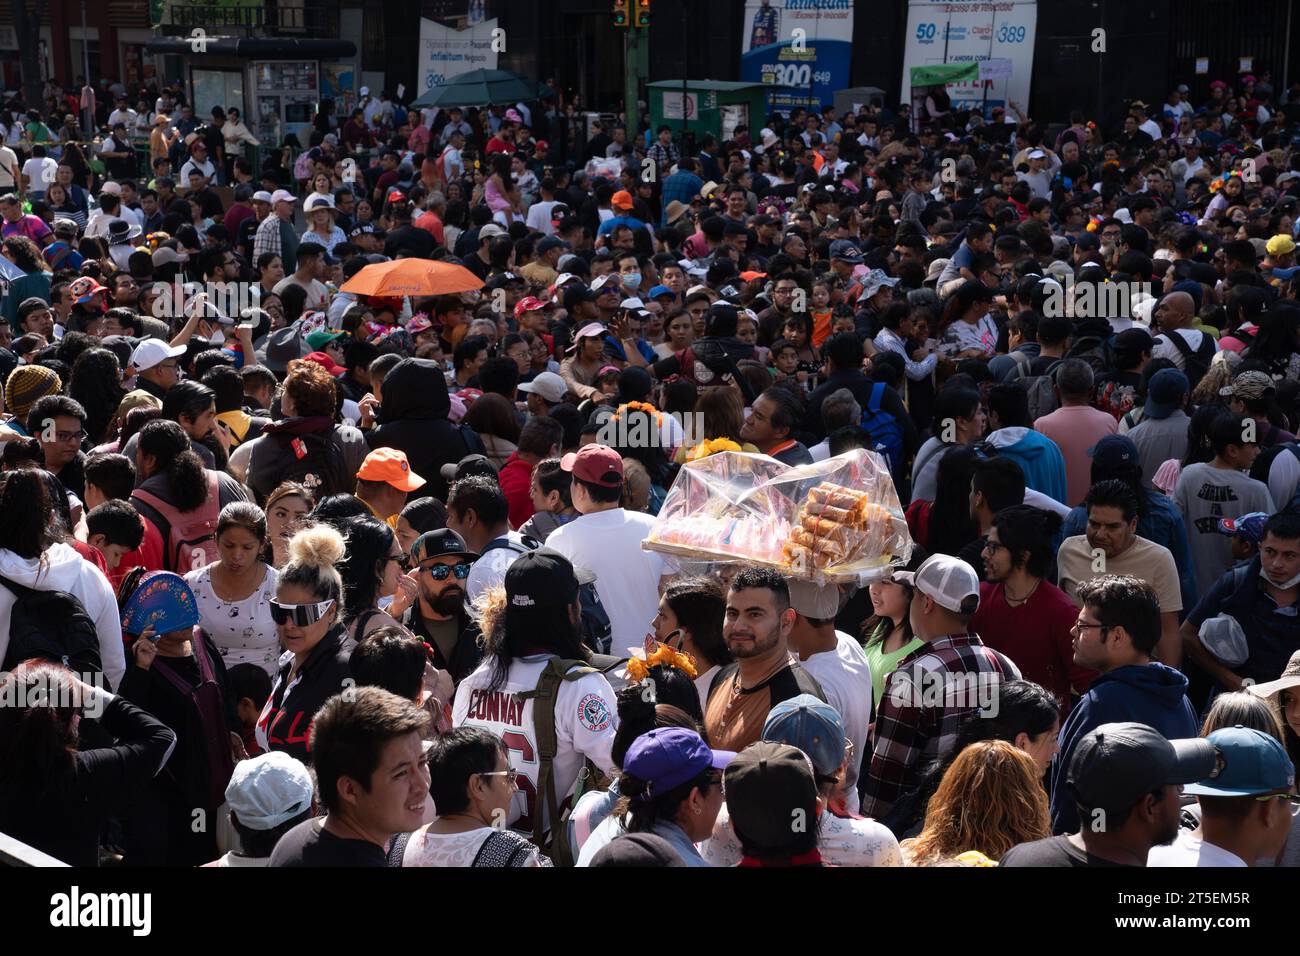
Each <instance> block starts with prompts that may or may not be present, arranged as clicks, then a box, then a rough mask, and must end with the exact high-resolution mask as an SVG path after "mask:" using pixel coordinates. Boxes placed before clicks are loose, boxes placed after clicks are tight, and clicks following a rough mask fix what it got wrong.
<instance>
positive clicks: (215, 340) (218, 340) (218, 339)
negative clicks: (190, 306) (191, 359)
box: [208, 329, 226, 345]
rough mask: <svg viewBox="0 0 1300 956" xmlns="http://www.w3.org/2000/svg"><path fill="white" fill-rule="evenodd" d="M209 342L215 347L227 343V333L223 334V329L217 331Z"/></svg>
mask: <svg viewBox="0 0 1300 956" xmlns="http://www.w3.org/2000/svg"><path fill="white" fill-rule="evenodd" d="M208 341H209V342H211V343H212V344H213V345H221V344H222V343H223V342H225V341H226V333H225V332H222V331H221V329H217V330H216V331H215V332H213V333H212V337H211V338H210V339H208Z"/></svg>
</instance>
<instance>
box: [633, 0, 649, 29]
mask: <svg viewBox="0 0 1300 956" xmlns="http://www.w3.org/2000/svg"><path fill="white" fill-rule="evenodd" d="M636 25H637V26H638V27H648V26H650V0H636Z"/></svg>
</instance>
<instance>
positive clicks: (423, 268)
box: [342, 259, 483, 296]
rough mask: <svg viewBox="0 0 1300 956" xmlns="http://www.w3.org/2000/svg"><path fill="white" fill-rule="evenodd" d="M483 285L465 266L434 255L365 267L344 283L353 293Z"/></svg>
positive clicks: (431, 291) (432, 291)
mask: <svg viewBox="0 0 1300 956" xmlns="http://www.w3.org/2000/svg"><path fill="white" fill-rule="evenodd" d="M481 288H483V280H482V279H480V278H479V277H478V276H476V275H475V274H474V273H472V272H470V271H469V270H468V269H466V268H465V267H464V266H458V265H453V264H451V263H450V262H438V261H435V260H433V259H395V260H393V261H392V262H377V263H375V264H374V265H369V266H366V267H365V268H363V269H362V270H361V271H360V272H358V273H357V274H356V275H354V276H353V277H352V278H351V279H349V280H348V281H347V282H345V283H344V284H343V286H342V291H343V292H351V293H352V294H353V295H379V296H403V295H452V294H455V293H457V292H472V291H474V290H475V289H481Z"/></svg>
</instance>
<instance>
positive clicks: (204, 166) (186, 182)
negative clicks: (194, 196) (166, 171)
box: [176, 157, 217, 189]
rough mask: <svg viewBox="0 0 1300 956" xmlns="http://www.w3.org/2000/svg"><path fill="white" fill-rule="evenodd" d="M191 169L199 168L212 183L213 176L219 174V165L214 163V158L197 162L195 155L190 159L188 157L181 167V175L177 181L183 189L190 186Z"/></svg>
mask: <svg viewBox="0 0 1300 956" xmlns="http://www.w3.org/2000/svg"><path fill="white" fill-rule="evenodd" d="M191 169H197V170H198V171H199V172H201V173H202V174H203V175H204V176H206V177H207V178H208V182H209V183H211V182H212V181H213V177H214V176H216V175H217V167H216V166H213V165H212V160H210V159H207V160H204V161H203V162H201V163H196V162H195V161H194V159H193V157H191V158H190V159H187V160H186V161H185V165H183V166H182V167H181V173H180V176H179V177H177V179H176V183H177V185H179V186H180V188H182V189H189V188H190V170H191Z"/></svg>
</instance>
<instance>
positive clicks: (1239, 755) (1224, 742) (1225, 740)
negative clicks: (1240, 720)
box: [1183, 724, 1295, 797]
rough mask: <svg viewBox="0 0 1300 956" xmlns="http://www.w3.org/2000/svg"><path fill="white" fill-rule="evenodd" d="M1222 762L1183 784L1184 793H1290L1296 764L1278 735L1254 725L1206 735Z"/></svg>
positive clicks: (1222, 794)
mask: <svg viewBox="0 0 1300 956" xmlns="http://www.w3.org/2000/svg"><path fill="white" fill-rule="evenodd" d="M1205 740H1206V742H1207V743H1209V744H1211V745H1212V746H1213V747H1214V749H1215V750H1216V751H1218V758H1219V760H1220V761H1221V764H1220V765H1219V766H1218V767H1217V768H1216V769H1214V770H1212V771H1210V772H1208V773H1205V774H1203V775H1202V776H1201V778H1200V779H1198V780H1196V781H1195V782H1193V783H1188V784H1187V785H1186V786H1184V787H1183V793H1191V794H1196V795H1198V796H1206V797H1254V796H1259V795H1261V794H1265V793H1290V792H1291V786H1292V784H1294V783H1295V765H1294V764H1292V763H1291V758H1290V757H1288V756H1287V754H1286V748H1285V747H1283V746H1282V744H1281V742H1279V741H1278V739H1277V738H1276V737H1270V736H1269V735H1268V734H1266V733H1264V732H1263V731H1261V730H1255V729H1254V728H1253V727H1243V726H1241V724H1237V725H1236V726H1235V727H1222V728H1220V729H1218V730H1216V731H1214V733H1212V734H1210V735H1209V736H1208V737H1206V738H1205Z"/></svg>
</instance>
